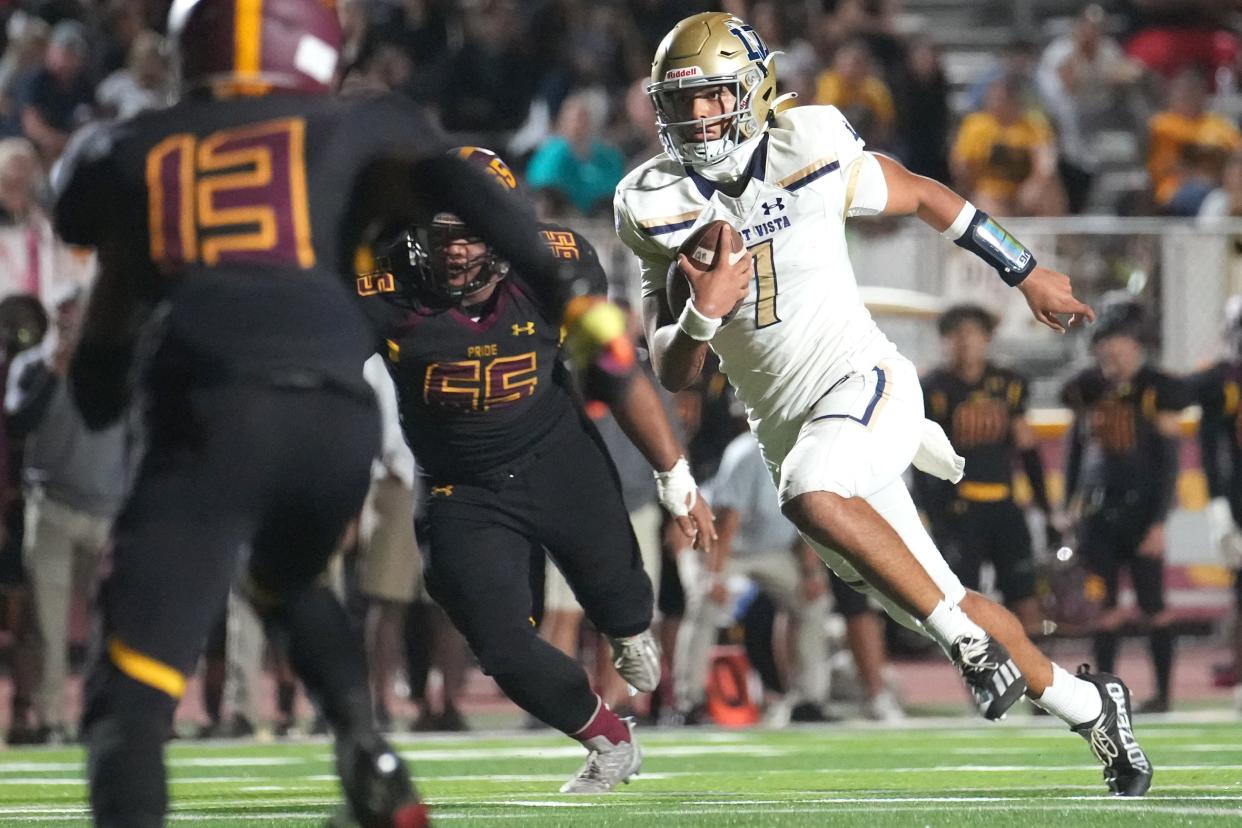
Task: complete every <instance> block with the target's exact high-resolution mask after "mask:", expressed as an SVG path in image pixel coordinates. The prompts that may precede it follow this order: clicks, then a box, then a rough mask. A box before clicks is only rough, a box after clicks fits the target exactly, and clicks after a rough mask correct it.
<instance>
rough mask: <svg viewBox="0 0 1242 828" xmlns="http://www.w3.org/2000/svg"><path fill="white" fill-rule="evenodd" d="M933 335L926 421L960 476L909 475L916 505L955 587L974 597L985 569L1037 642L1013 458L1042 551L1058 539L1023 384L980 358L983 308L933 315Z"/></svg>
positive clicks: (986, 324) (987, 324) (984, 343)
mask: <svg viewBox="0 0 1242 828" xmlns="http://www.w3.org/2000/svg"><path fill="white" fill-rule="evenodd" d="M937 327H938V328H939V332H940V342H941V345H942V346H943V350H944V355H945V362H944V364H943V365H941V366H940V367H938V368H936V369H935V370H933V371H931V372H930V373H928V374H927V375H926V376H925V377H923V379H922V384H923V397H924V400H925V402H926V415H927V417H928V419H931V420H934V421H935V422H937V423H939V424H940V426H941V427H942V428H944V430H945V431H946V432H947V433H948V435H949V438H950V439H951V440H952V441H953V445H954V447H955V448H956V449H957V450H959V451H961V452H962V453H963V455H964V456H965V458H966V476H965V477H964V478H963V479H962V480H961V481H960V482H958V484H957V486H956V487H954V486H952V485H950V484H949V483H947V482H945V481H942V480H937V479H935V478H933V477H931V476H930V475H927V474H923V473H921V472H915V474H914V494H915V499H916V501H917V502H918V504H919V506H920V507H921V508H922V509H923V512H924V514H926V515H927V517H928V519H929V520H930V521H931V531H932V537H933V538H935V540H936V544H937V546H939V547H940V550H941V552H943V553H944V556H945V559H946V560H948V562H949V565H950V567H951V568H952V569H953V572H954V574H956V575H957V576H958V578H959V579H960V580H961V581H962V584H963V585H964V586H966V587H967V588H968V589H978V587H979V569H980V567H981V566H982V565H983V562H984V561H985V560H986V561H991V563H992V565H993V566H994V567H995V568H996V581H997V584H996V585H997V587H998V588H999V589H1000V593H1001V595H1002V596H1003V597H1004V599H1005V605H1006V606H1008V607H1009V609H1010V610H1012V611H1013V614H1014V615H1016V616H1017V617H1018V620H1019V621H1021V622H1022V626H1023V628H1024V629H1025V630H1026V632H1027V635H1030V636H1037V635H1040V634H1041V633H1042V629H1041V627H1042V622H1043V613H1042V612H1041V611H1040V608H1039V600H1038V599H1037V598H1036V597H1035V562H1034V560H1033V559H1032V549H1031V534H1030V531H1029V530H1028V529H1027V526H1026V517H1025V515H1023V513H1022V508H1021V507H1020V506H1018V504H1016V503H1014V500H1013V460H1014V455H1015V454H1016V455H1018V456H1019V457H1021V459H1022V467H1023V469H1024V471H1025V472H1026V476H1027V479H1028V480H1029V481H1030V483H1031V498H1032V500H1033V501H1034V502H1035V505H1036V506H1037V507H1038V508H1039V510H1040V511H1041V512H1043V515H1044V523H1045V525H1046V526H1047V527H1048V532H1049V537H1052V538H1053V539H1054V542H1053V543H1049V546H1052V547H1053V548H1055V540H1056V539H1057V536H1056V529H1055V528H1054V527H1053V515H1052V508H1051V506H1050V505H1049V500H1048V491H1047V487H1046V485H1045V482H1044V464H1043V461H1042V460H1041V459H1040V456H1039V449H1038V448H1037V447H1036V444H1035V433H1034V432H1033V431H1032V430H1031V425H1030V423H1029V422H1027V419H1026V405H1027V383H1026V378H1025V377H1023V376H1022V375H1021V374H1019V373H1017V372H1015V371H1012V370H1010V369H1008V368H1004V367H1002V366H999V365H996V364H995V363H993V362H992V361H991V360H989V359H988V347H989V346H990V345H991V342H992V331H993V329H994V328H995V327H996V318H995V317H993V316H992V314H990V313H989V312H988V311H987V310H985V309H984V308H982V307H980V306H978V305H970V304H965V305H955V306H953V307H951V308H949V309H948V310H947V311H945V312H944V313H943V314H941V316H940V319H939V321H938V322H937Z"/></svg>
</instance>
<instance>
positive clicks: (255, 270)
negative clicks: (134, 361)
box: [55, 94, 442, 389]
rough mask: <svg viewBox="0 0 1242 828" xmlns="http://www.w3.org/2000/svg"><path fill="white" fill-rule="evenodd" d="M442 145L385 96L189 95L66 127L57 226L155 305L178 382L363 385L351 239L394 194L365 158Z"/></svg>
mask: <svg viewBox="0 0 1242 828" xmlns="http://www.w3.org/2000/svg"><path fill="white" fill-rule="evenodd" d="M420 150H421V152H420ZM441 151H442V150H441V141H440V139H439V136H438V133H437V132H436V131H435V129H434V128H433V127H432V125H431V124H430V122H429V121H428V120H427V119H426V118H425V117H424V116H423V115H422V113H421V112H420V111H419V110H418V109H417V108H415V107H414V106H413V105H412V104H409V103H407V102H402V101H400V100H399V99H397V98H395V97H389V96H382V97H358V98H348V99H340V98H335V97H329V96H326V95H325V96H317V95H298V94H270V95H265V96H262V97H255V98H244V97H243V98H235V99H228V100H215V99H209V98H198V97H187V98H185V99H183V101H182V102H180V103H178V104H177V105H175V106H172V107H170V108H168V109H163V110H158V111H152V112H146V113H143V114H141V115H138V116H137V117H134V118H132V119H129V120H126V121H120V122H117V123H113V124H109V125H102V126H100V127H98V128H95V129H93V130H92V131H91V132H87V133H84V134H82V135H81V136H79V137H77V138H75V141H74V142H73V144H72V145H71V147H70V150H69V151H68V152H67V153H66V157H65V160H64V161H63V162H62V164H61V169H60V170H59V171H58V173H57V175H56V176H55V179H56V185H57V190H58V191H59V199H58V203H57V224H58V228H59V230H60V231H61V233H62V234H63V235H64V237H65V239H66V241H69V242H72V243H75V244H82V245H87V246H92V247H98V248H100V253H101V257H104V258H110V260H111V262H112V264H113V268H112V269H113V270H114V271H115V272H117V273H118V274H120V275H122V276H123V278H125V279H126V280H127V281H128V282H129V285H130V286H131V288H132V290H133V291H134V292H135V294H137V295H138V296H139V297H141V298H142V299H145V300H146V301H148V302H152V303H155V302H164V303H165V306H166V308H167V314H166V315H165V316H164V324H165V329H164V337H163V341H164V342H165V343H171V342H174V341H175V342H176V343H177V345H178V346H179V347H178V348H177V349H176V350H177V353H178V360H179V362H178V369H179V370H182V371H183V373H184V374H185V375H186V376H185V378H186V380H187V381H190V382H193V381H195V379H196V378H197V377H199V376H202V377H203V378H204V379H210V380H215V381H219V380H220V379H222V378H227V377H236V376H238V375H250V376H252V377H254V378H261V377H263V376H270V375H272V374H273V373H275V372H284V373H286V374H288V373H289V372H296V373H302V374H309V375H314V376H320V377H327V378H330V379H333V380H336V381H338V382H340V383H343V384H347V385H349V386H352V387H357V388H359V389H362V388H365V384H364V383H363V381H362V371H361V366H362V363H363V362H364V361H365V360H366V358H367V357H368V356H369V354H370V351H371V348H370V343H371V337H370V333H369V329H368V326H367V325H366V322H365V319H364V318H363V316H362V314H361V312H360V311H359V309H358V307H357V303H356V302H355V301H354V300H353V299H352V297H351V295H350V294H351V293H352V291H351V290H350V284H349V283H351V282H352V281H353V278H352V270H353V255H354V250H355V247H356V246H357V244H358V241H359V237H360V236H361V235H362V230H363V224H364V223H365V222H366V221H367V217H368V216H371V217H376V218H378V217H382V216H385V215H386V214H387V213H389V212H390V211H395V209H396V207H397V202H399V201H400V200H401V199H400V198H399V197H393V198H391V199H389V197H388V196H389V194H390V193H392V192H393V191H398V192H405V190H403V189H402V188H401V186H400V183H399V182H396V183H394V186H392V187H383V186H380V184H381V183H382V182H377V181H376V180H375V179H376V178H378V176H377V175H374V174H373V173H374V170H375V165H376V164H377V163H378V162H379V161H380V160H382V159H387V158H393V157H401V158H409V159H411V160H413V159H414V158H417V157H419V156H426V155H431V154H438V153H439V152H441ZM388 200H392V201H393V202H394V204H393V205H387V204H381V201H388ZM401 209H402V211H404V210H405V209H406V208H405V207H404V206H402V207H401ZM171 351H172V348H171V347H169V348H166V349H162V350H161V351H159V352H157V355H156V360H157V362H158V361H159V360H160V358H161V356H166V355H167V354H169V353H170V352H171Z"/></svg>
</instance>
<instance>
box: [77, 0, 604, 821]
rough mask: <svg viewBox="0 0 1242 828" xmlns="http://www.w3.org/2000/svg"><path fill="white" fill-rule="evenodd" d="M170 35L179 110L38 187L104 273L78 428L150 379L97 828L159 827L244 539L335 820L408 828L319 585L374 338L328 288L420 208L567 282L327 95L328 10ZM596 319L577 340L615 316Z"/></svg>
mask: <svg viewBox="0 0 1242 828" xmlns="http://www.w3.org/2000/svg"><path fill="white" fill-rule="evenodd" d="M169 31H170V32H171V34H172V36H173V37H174V39H175V41H176V43H177V52H178V55H179V59H180V78H181V80H182V83H183V89H182V96H181V100H180V101H179V102H178V103H177V104H176V105H174V106H172V107H170V108H168V109H163V110H158V111H153V112H149V113H144V114H142V115H140V116H138V117H135V118H133V119H130V120H127V121H123V122H118V123H115V124H110V125H100V126H99V127H98V128H97V129H93V130H90V131H88V132H85V133H83V134H82V135H80V136H78V138H77V139H76V140H75V142H74V143H73V145H72V147H71V149H70V150H69V151H68V153H67V156H66V158H65V160H64V161H63V162H62V168H61V170H60V173H59V175H58V176H57V181H56V185H57V190H58V200H57V204H56V221H57V225H58V229H59V231H60V233H61V235H62V236H63V238H64V239H65V240H66V241H69V242H71V243H75V244H82V245H89V246H93V247H95V248H97V250H98V253H99V260H100V274H99V278H98V281H97V283H96V286H95V290H94V294H93V296H92V298H91V304H90V308H89V310H88V314H87V319H86V320H85V323H84V330H83V335H82V341H81V344H80V346H79V348H78V350H77V352H76V353H75V356H74V359H73V363H72V366H71V368H70V380H71V383H72V388H73V391H74V394H75V397H76V399H77V402H78V405H79V407H80V409H81V411H82V414H83V417H84V419H85V420H86V421H87V423H88V425H93V426H95V427H101V426H103V425H105V424H107V423H108V422H110V421H112V420H114V419H115V418H117V417H118V416H120V414H121V412H122V411H123V410H124V409H125V408H126V406H127V404H128V399H129V396H130V388H129V385H130V383H129V382H128V375H129V373H130V371H131V366H132V364H133V363H134V362H135V361H136V360H135V354H136V352H138V351H139V350H141V351H142V352H143V356H144V359H143V360H141V363H143V364H145V376H144V377H143V380H142V389H143V395H144V397H145V400H144V401H145V403H146V409H147V422H148V429H149V437H148V450H147V454H146V457H145V460H144V463H143V465H142V468H141V469H140V471H139V473H138V479H137V481H136V483H135V486H134V489H133V491H132V493H131V495H130V497H129V499H128V501H127V503H126V505H125V507H124V509H123V511H122V513H121V514H120V516H119V518H118V520H117V523H116V526H115V530H114V533H113V550H112V556H111V563H110V572H109V573H108V575H107V576H106V578H105V580H104V583H103V585H102V588H101V594H100V604H101V612H102V622H101V631H100V632H101V635H100V639H99V640H98V641H97V643H96V652H95V654H94V659H93V663H92V667H91V669H90V674H89V676H88V679H87V682H86V685H87V687H86V702H85V709H84V713H83V731H84V733H85V739H86V741H87V744H88V776H89V780H90V796H91V806H92V809H93V811H94V814H95V820H96V824H97V825H101V826H126V828H145V826H156V825H161V824H162V823H163V821H164V812H165V810H166V808H167V791H166V785H165V769H164V765H163V761H162V753H163V745H164V742H165V741H166V740H167V738H168V737H169V734H170V731H171V726H172V721H173V712H174V708H175V706H176V702H177V699H178V698H179V697H180V696H181V694H182V693H183V691H184V689H185V681H186V675H187V674H188V673H189V671H190V670H192V669H193V666H194V664H195V662H196V661H197V658H198V655H199V652H200V650H201V648H202V646H203V642H204V639H205V637H206V635H207V632H208V630H209V628H210V626H211V623H212V620H213V619H214V618H215V617H216V616H217V615H218V613H219V612H220V610H221V608H222V607H223V606H224V602H225V599H226V596H227V594H228V590H229V585H230V582H231V580H232V575H233V573H234V571H235V559H236V556H237V554H238V550H239V549H241V548H242V547H243V546H245V545H246V544H247V543H249V544H250V546H251V548H252V550H253V552H252V554H251V557H250V559H249V566H248V576H249V588H250V596H251V598H252V600H253V601H254V602H255V604H256V607H257V609H258V610H259V612H260V613H261V614H262V615H263V616H264V617H265V620H266V621H267V622H268V623H269V624H270V625H272V626H274V627H277V628H283V630H282V631H283V632H287V634H288V637H289V642H290V644H289V647H290V649H289V654H290V658H291V660H292V663H293V664H294V666H295V668H296V669H297V671H298V672H299V674H300V675H301V678H302V679H303V681H304V682H305V684H306V686H307V688H308V690H310V691H311V692H313V693H314V694H315V695H316V696H317V697H318V699H319V701H320V706H321V709H322V710H323V712H324V714H325V716H326V717H327V719H328V721H329V722H330V723H331V725H332V727H333V730H334V732H335V735H336V757H337V763H336V764H337V770H338V773H339V774H340V777H341V782H342V786H343V788H344V792H345V796H346V800H347V803H348V806H349V808H350V809H351V811H352V817H353V818H354V819H356V820H357V821H358V822H360V823H361V824H363V825H368V826H369V825H390V824H392V823H393V822H394V821H397V822H399V823H400V824H402V825H417V824H422V822H423V821H424V820H425V812H424V811H423V806H422V805H421V804H420V803H418V802H417V799H416V797H415V795H414V792H413V790H412V787H411V784H410V780H409V775H408V773H407V771H406V769H405V767H404V765H403V763H402V762H401V760H400V758H399V757H398V756H397V754H396V753H395V752H393V751H392V749H391V748H390V747H389V746H388V745H387V743H385V742H384V741H383V739H381V738H380V737H379V735H378V734H377V733H376V732H375V729H374V726H373V722H372V710H371V703H370V698H369V693H368V692H367V682H366V677H367V673H366V667H365V663H364V659H363V656H362V649H361V646H360V642H359V640H358V636H357V634H356V630H354V629H353V627H352V626H351V624H350V623H349V621H348V619H347V616H346V615H345V612H344V610H343V608H342V607H341V605H340V604H339V603H338V602H337V600H336V598H335V597H334V596H333V594H332V593H331V592H330V591H329V590H328V589H327V588H326V587H325V586H324V585H322V583H321V582H320V580H319V576H320V575H321V573H322V572H323V569H324V566H325V564H326V562H327V560H328V557H329V555H330V554H331V552H332V550H333V548H334V547H335V546H336V543H337V540H338V538H339V537H340V536H341V534H342V532H343V530H344V529H345V526H346V524H347V523H348V522H349V520H350V519H351V518H352V517H353V516H354V515H356V514H357V512H358V510H359V508H360V506H361V504H362V500H363V496H364V495H365V493H366V489H367V482H368V478H369V476H370V475H369V471H370V465H371V459H372V458H373V457H374V456H375V453H376V449H377V446H378V440H379V433H378V432H379V423H378V419H377V416H376V410H375V402H374V397H373V395H372V394H371V392H370V389H369V387H367V386H366V384H365V383H364V381H363V378H362V371H361V366H362V364H363V361H364V360H365V359H366V358H367V356H368V354H369V353H370V351H371V347H370V344H371V338H370V336H369V333H368V328H367V325H366V322H365V319H364V317H363V316H362V314H361V313H360V312H359V311H358V309H357V307H356V304H355V303H354V301H353V300H352V299H351V297H350V293H349V291H348V288H347V285H346V284H345V281H344V279H343V278H342V274H347V273H349V272H351V265H352V256H353V251H354V250H355V248H356V247H357V246H358V245H359V243H361V242H362V241H363V240H364V237H365V236H366V234H367V233H368V229H369V228H370V227H371V226H373V225H380V224H388V223H390V222H409V221H414V220H417V219H418V218H419V217H420V216H421V215H423V214H425V212H426V209H423V210H419V209H418V207H419V204H418V202H417V198H418V197H420V196H422V197H425V198H426V199H427V207H428V208H429V207H434V206H440V207H449V208H451V209H453V210H454V211H456V212H458V213H459V214H461V215H464V216H467V217H469V218H470V219H471V220H472V223H473V224H474V226H476V227H478V228H479V229H480V231H481V232H484V233H487V234H488V236H489V238H491V239H492V240H493V241H494V242H495V244H496V246H497V247H498V249H502V250H505V251H507V255H508V256H509V257H510V258H511V260H513V261H514V262H515V264H518V265H520V266H521V267H522V269H523V271H524V272H528V273H529V274H530V278H531V280H532V283H533V284H537V285H539V287H540V289H542V290H547V291H549V292H552V293H556V294H557V295H562V294H563V293H565V292H567V291H568V290H569V288H571V287H572V285H568V284H565V283H562V282H561V281H560V280H559V279H558V276H559V273H560V270H559V268H558V267H557V265H556V263H555V262H554V261H553V260H552V258H551V257H550V256H548V255H547V253H546V251H544V250H543V249H542V248H541V247H539V246H538V244H537V242H536V241H535V240H536V228H535V225H534V222H533V217H532V216H530V215H529V210H527V209H526V208H525V207H523V206H522V205H520V204H519V203H518V202H516V201H515V200H513V199H509V198H507V197H505V196H504V194H502V193H499V192H496V191H495V190H494V188H492V186H491V185H490V184H489V183H487V181H486V177H485V176H483V175H481V174H479V173H478V171H477V170H474V169H472V168H470V166H469V165H468V164H465V163H463V162H461V161H460V160H459V159H452V158H448V157H445V156H444V155H443V146H444V145H443V143H442V140H441V139H440V138H439V137H438V134H437V132H436V131H435V130H434V128H433V127H432V126H431V124H430V123H429V121H428V120H427V119H426V118H425V117H424V116H423V115H422V114H421V113H420V112H419V111H418V110H417V109H415V108H414V107H413V106H412V105H410V104H408V103H406V102H403V101H401V100H400V99H397V98H374V99H350V100H345V99H335V98H333V97H331V96H329V94H327V93H328V92H329V88H330V84H331V81H332V77H333V74H334V72H335V69H336V61H337V57H338V55H339V50H340V37H341V35H340V27H339V24H338V22H337V19H336V15H335V13H334V12H333V10H332V9H331V8H330V7H329V6H328V5H326V4H324V3H320V2H317V0H265V1H264V2H263V3H234V2H231V0H199V1H198V2H195V0H187V1H186V2H178V3H177V4H175V5H174V7H173V8H172V9H171V11H170V15H169ZM549 301H553V300H551V299H550V300H549ZM602 307H603V308H604V310H605V311H606V310H607V309H608V307H609V306H602ZM595 310H596V309H594V308H593V309H592V311H595ZM613 310H616V309H615V308H613ZM592 311H587V312H586V313H584V314H582V315H581V317H580V318H579V319H578V320H577V327H578V328H581V327H582V326H584V325H587V324H591V325H594V326H596V327H601V323H600V320H601V319H603V321H604V322H607V317H606V316H601V314H600V313H599V312H598V311H596V313H595V315H594V316H592V315H591V313H592ZM618 313H619V311H618ZM602 327H608V326H607V325H603V326H602ZM612 327H615V325H614V326H612ZM571 333H573V334H574V335H575V336H577V330H576V329H575V330H574V331H571ZM604 333H607V331H604ZM140 338H142V339H143V347H142V348H141V349H140V348H139V345H138V342H139V340H140ZM577 341H581V340H577Z"/></svg>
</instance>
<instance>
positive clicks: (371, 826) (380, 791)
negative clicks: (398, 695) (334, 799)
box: [336, 734, 427, 828]
mask: <svg viewBox="0 0 1242 828" xmlns="http://www.w3.org/2000/svg"><path fill="white" fill-rule="evenodd" d="M336 757H337V759H336V769H337V773H338V774H340V777H341V787H342V788H343V789H344V791H345V800H346V803H347V804H348V806H349V812H350V816H352V817H353V819H354V821H356V823H357V824H358V825H359V826H361V828H424V826H426V825H427V809H426V806H424V805H423V804H422V803H421V802H419V800H418V794H417V793H416V792H415V790H414V783H413V782H411V781H410V772H409V770H408V769H407V768H406V766H405V762H403V761H401V757H400V756H398V755H397V752H396V751H394V750H393V749H392V747H391V746H389V744H388V743H387V742H385V741H384V740H383V738H381V737H380V736H379V735H378V734H367V735H364V736H361V737H358V738H346V739H341V740H338V742H337V745H336Z"/></svg>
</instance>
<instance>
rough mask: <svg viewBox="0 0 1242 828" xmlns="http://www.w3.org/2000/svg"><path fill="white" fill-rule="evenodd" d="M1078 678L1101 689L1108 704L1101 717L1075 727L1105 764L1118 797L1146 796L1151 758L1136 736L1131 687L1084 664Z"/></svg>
mask: <svg viewBox="0 0 1242 828" xmlns="http://www.w3.org/2000/svg"><path fill="white" fill-rule="evenodd" d="M1078 677H1079V678H1080V679H1082V680H1083V681H1089V682H1091V683H1092V684H1094V685H1095V686H1096V688H1097V689H1098V690H1099V691H1100V701H1101V702H1102V703H1103V705H1104V709H1103V711H1101V713H1100V716H1099V718H1097V719H1096V720H1095V721H1093V722H1083V723H1082V724H1080V725H1076V726H1075V727H1073V728H1071V730H1073V731H1074V732H1075V733H1077V734H1079V735H1080V736H1082V737H1083V738H1084V739H1086V740H1087V743H1088V744H1089V745H1091V752H1092V753H1094V754H1095V758H1097V759H1099V760H1100V762H1101V763H1103V765H1104V781H1105V782H1106V783H1107V784H1108V790H1109V791H1111V792H1112V793H1113V795H1114V796H1142V795H1143V794H1145V793H1147V789H1148V788H1150V787H1151V776H1152V767H1151V760H1150V759H1148V758H1147V754H1146V753H1144V752H1143V749H1142V748H1141V747H1139V743H1138V740H1137V739H1135V738H1134V717H1133V713H1134V708H1133V707H1132V706H1131V704H1130V688H1128V687H1126V685H1125V682H1123V681H1122V680H1121V679H1119V678H1117V677H1116V676H1114V675H1113V674H1112V673H1091V672H1088V670H1087V665H1086V664H1084V665H1082V666H1081V667H1079V668H1078Z"/></svg>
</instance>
